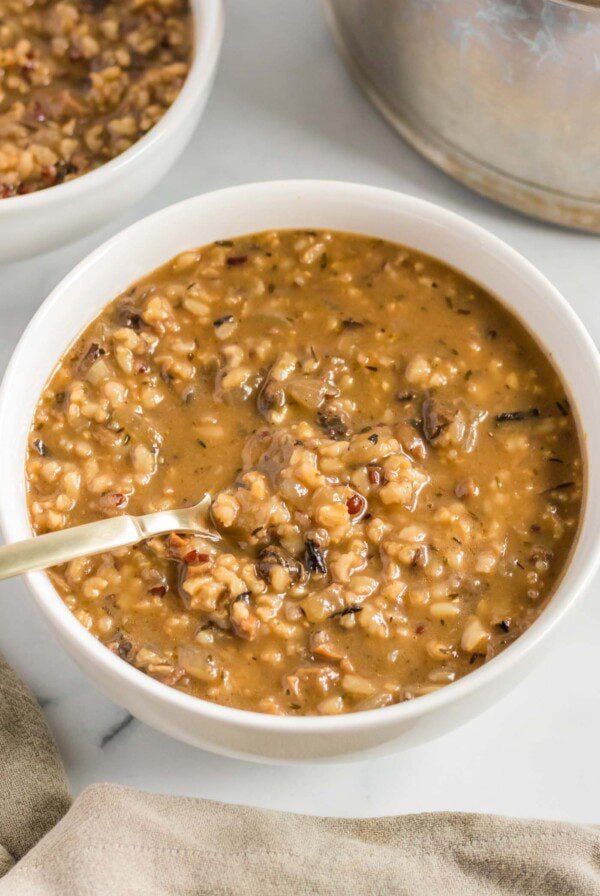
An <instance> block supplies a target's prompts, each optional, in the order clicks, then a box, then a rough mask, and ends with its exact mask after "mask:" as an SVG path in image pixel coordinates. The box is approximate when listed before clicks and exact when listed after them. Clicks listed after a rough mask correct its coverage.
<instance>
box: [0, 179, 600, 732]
mask: <svg viewBox="0 0 600 896" xmlns="http://www.w3.org/2000/svg"><path fill="white" fill-rule="evenodd" d="M302 191H307V192H310V191H312V192H313V194H314V195H315V196H318V201H319V202H320V201H323V202H325V201H326V200H327V199H328V198H335V197H337V198H340V196H343V198H344V201H345V202H347V203H352V202H353V201H354V200H356V201H357V202H361V201H362V202H365V201H367V202H368V203H369V204H370V205H380V206H385V207H387V208H390V207H392V208H393V209H394V210H395V211H397V212H398V214H401V215H412V216H413V217H414V218H415V220H416V219H418V218H419V217H420V218H422V219H426V220H427V221H428V222H430V223H431V225H432V226H437V225H440V226H441V225H446V226H447V227H448V229H457V230H459V231H460V232H462V235H463V236H465V237H466V238H468V239H469V240H470V242H472V245H473V248H474V250H476V251H479V250H481V251H483V252H485V251H486V250H489V251H490V252H492V251H493V253H494V254H495V255H498V254H499V255H500V256H501V258H502V259H503V261H505V262H506V263H507V264H510V266H511V267H512V268H516V269H517V272H518V274H519V277H520V278H522V279H523V280H524V281H525V282H527V283H529V284H531V286H532V287H533V286H537V288H538V289H539V290H540V291H541V292H542V293H543V295H544V300H545V301H547V302H549V303H550V304H551V305H552V306H553V309H554V311H556V312H558V313H559V314H560V315H561V316H562V318H563V319H564V320H565V322H568V325H569V327H570V331H571V333H573V334H574V335H575V337H576V339H577V342H578V344H577V350H578V357H579V358H580V361H581V362H582V363H585V365H586V371H587V372H588V373H589V374H591V375H592V379H593V380H595V382H596V385H597V387H598V391H599V392H600V353H599V352H598V349H597V348H596V346H595V344H594V342H593V340H592V338H591V336H590V335H589V334H588V332H587V330H586V329H585V327H584V326H583V324H582V323H581V321H580V320H579V318H578V317H577V315H576V314H575V312H574V310H573V309H572V308H571V306H570V305H569V304H568V302H567V301H566V299H565V298H564V297H563V296H562V295H561V293H560V292H559V291H558V290H557V289H556V288H555V287H554V286H553V285H552V284H551V282H550V281H549V280H548V279H547V278H546V277H545V276H544V275H543V274H542V273H541V272H540V271H539V270H538V269H537V268H536V267H534V265H532V264H531V263H530V262H529V261H528V260H527V259H526V258H525V257H524V256H522V255H521V254H520V253H518V252H517V251H516V250H515V249H513V248H512V247H511V246H509V245H508V244H507V243H505V242H504V241H503V240H501V239H500V238H499V237H497V236H495V235H494V234H492V233H491V232H489V231H487V230H486V229H484V228H482V227H480V226H479V225H477V224H474V223H473V222H471V221H469V220H468V219H467V218H464V217H463V216H462V215H459V214H457V213H455V212H452V211H449V210H448V209H445V208H443V207H441V206H439V205H436V204H434V203H432V202H429V201H427V200H423V199H420V198H417V197H415V196H411V195H410V194H406V193H400V192H396V191H393V190H389V189H385V188H381V187H372V186H368V185H363V184H356V183H346V182H342V181H333V180H276V181H264V182H258V183H250V184H242V185H238V186H233V187H227V188H224V189H221V190H216V191H212V192H209V193H204V194H200V195H198V196H194V197H191V198H189V199H186V200H183V201H182V202H178V203H175V204H174V205H171V206H167V207H165V208H163V209H161V210H160V211H157V212H154V213H153V214H151V215H148V216H146V217H145V218H142V219H141V220H139V221H137V222H135V223H134V224H132V225H130V226H128V227H127V228H125V229H124V230H122V231H120V232H119V233H118V234H116V235H115V236H113V237H111V238H110V239H108V240H107V241H106V242H105V243H103V244H102V245H100V246H99V247H97V248H96V249H95V250H93V251H92V252H91V253H90V254H89V255H88V256H87V257H86V258H84V259H83V260H82V261H80V262H79V264H77V265H76V267H75V268H73V269H72V270H71V271H70V273H68V274H67V275H66V276H65V277H64V278H63V280H61V282H60V283H59V284H58V285H57V286H56V287H55V288H54V289H53V290H52V292H51V293H50V295H49V296H48V297H47V298H46V299H45V301H44V302H43V303H42V305H41V306H40V307H39V309H38V311H37V312H36V314H35V315H34V317H33V318H32V319H31V321H30V323H29V325H28V326H27V328H26V329H25V331H24V333H23V334H22V336H21V338H20V340H19V342H18V344H17V346H16V348H15V350H14V352H13V355H12V357H11V359H10V361H9V364H8V367H7V369H6V372H5V374H4V378H3V381H2V385H1V386H0V425H1V421H2V420H3V419H4V417H5V415H7V414H9V413H13V412H14V410H15V408H17V407H18V397H17V396H18V392H19V390H18V376H17V374H18V369H19V368H20V367H21V366H22V365H27V364H28V363H30V362H29V359H30V357H31V353H30V347H29V343H30V341H32V340H35V339H37V337H38V333H39V332H43V330H44V328H45V327H47V326H49V325H50V323H51V320H52V315H53V311H54V309H55V307H57V306H60V305H61V303H62V301H63V294H64V293H68V291H69V289H70V288H71V286H72V284H73V283H74V282H76V281H77V280H78V279H79V278H80V277H81V276H82V274H84V273H87V274H89V273H90V271H93V268H94V265H95V264H96V263H97V262H99V261H100V260H101V259H103V258H104V257H105V256H106V255H108V254H110V253H111V252H112V251H113V250H114V249H116V248H117V247H119V246H120V245H121V244H123V243H126V242H127V241H129V240H130V239H131V238H132V237H133V236H134V234H135V231H136V230H138V229H139V230H142V229H143V228H145V227H147V226H149V225H156V224H158V223H159V222H160V221H161V219H162V218H163V217H164V216H168V215H173V214H179V213H181V212H183V211H184V209H185V208H186V207H188V206H189V207H193V206H194V205H195V204H196V203H200V204H201V203H202V202H203V201H207V202H215V201H218V202H220V203H222V204H223V206H227V205H229V206H231V205H232V204H233V205H234V204H235V202H236V200H240V198H241V199H242V200H243V199H244V198H245V200H246V201H248V198H249V197H250V198H252V199H254V200H256V199H257V197H260V196H262V197H263V199H265V200H267V201H268V199H269V197H271V198H272V197H273V196H274V195H275V196H278V197H279V198H281V197H288V196H289V197H291V196H292V195H295V194H297V193H298V192H302ZM315 217H316V218H318V213H316V214H315ZM306 226H309V225H308V223H307V225H306ZM310 226H313V227H318V226H319V225H318V222H317V221H315V222H314V223H313V224H311V225H310ZM182 251H183V250H182ZM482 285H483V286H484V287H485V286H486V284H485V283H484V282H482ZM498 298H499V299H500V300H502V296H499V297H498ZM109 301H110V300H109ZM509 310H510V311H511V312H512V313H513V314H517V312H516V310H515V309H514V308H513V307H512V306H509ZM76 316H77V315H76V314H75V317H76ZM517 316H518V315H517ZM521 320H522V322H523V323H525V324H526V323H527V321H526V318H521ZM83 326H85V321H82V328H83ZM561 376H563V374H562V371H561ZM564 382H565V385H566V386H567V387H570V383H569V382H568V381H567V380H566V377H564ZM13 395H14V396H15V397H13ZM584 434H585V430H584V428H583V426H581V423H580V435H581V436H583V435H584ZM594 438H595V439H596V440H597V441H598V442H599V443H600V432H598V434H597V435H596V436H595V437H594ZM13 447H14V446H13ZM581 448H582V454H583V456H584V459H585V469H586V480H587V482H586V489H585V494H584V499H583V504H582V513H581V519H580V524H579V529H578V534H577V536H576V540H575V543H574V546H573V549H572V553H571V556H570V558H569V560H568V561H567V562H568V566H571V565H572V564H573V561H574V559H575V557H577V556H578V555H579V552H580V547H581V543H582V536H583V534H584V532H585V531H587V530H588V529H589V528H590V517H591V515H592V511H593V510H594V506H600V474H599V475H595V474H594V477H593V489H591V488H590V481H591V479H592V477H591V476H590V475H589V473H590V470H591V469H592V467H591V462H590V461H591V453H590V445H589V441H588V439H586V438H583V437H582V438H581ZM1 451H2V449H1V448H0V454H1ZM5 451H8V448H6V449H5ZM19 457H20V449H19ZM594 501H595V502H596V505H594ZM10 503H11V502H10V501H8V500H7V499H6V498H5V490H3V489H0V527H1V528H2V531H3V534H4V536H5V539H6V541H7V542H10V541H12V540H14V538H11V533H12V532H13V530H14V526H13V514H12V512H11V511H12V508H11V506H10ZM597 513H598V512H597V511H596V515H597ZM19 537H22V535H19ZM582 551H583V549H582ZM579 565H580V569H578V571H577V572H576V574H575V578H574V580H573V581H572V582H571V583H570V588H569V590H568V592H565V589H564V587H563V581H562V580H560V581H559V583H558V586H557V588H556V590H555V592H554V595H553V597H552V598H551V600H550V601H549V603H548V605H547V606H546V607H545V608H544V610H543V612H542V613H541V614H540V616H539V617H538V618H537V619H536V620H535V622H534V623H533V624H532V625H531V626H530V628H529V629H527V631H525V632H524V633H523V634H522V635H521V636H520V637H519V638H517V639H516V640H515V641H514V642H513V643H512V644H511V645H509V646H508V647H507V648H506V649H505V650H504V651H503V652H502V653H500V654H499V655H498V656H496V657H494V659H493V661H492V662H489V663H486V664H485V665H483V666H481V667H480V668H479V669H476V670H474V671H473V672H470V673H469V674H468V675H466V676H464V677H463V678H461V679H459V680H458V681H455V682H453V683H452V684H451V685H449V686H446V687H443V688H441V689H440V690H438V691H436V692H434V693H430V694H427V695H424V696H421V697H419V698H418V699H415V700H411V701H405V702H403V703H398V704H395V705H392V706H387V707H381V708H378V709H371V710H365V711H360V712H353V713H346V714H341V715H337V716H324V717H323V716H300V717H296V716H276V715H269V714H266V713H260V712H256V711H252V710H245V709H238V708H234V707H229V706H223V705H221V704H218V703H212V702H211V701H208V700H204V699H202V698H199V697H194V696H191V695H189V694H186V693H184V692H182V691H178V690H176V689H175V688H172V687H169V686H167V685H164V684H162V683H161V682H159V681H156V680H155V679H153V678H151V677H150V676H148V675H146V674H145V673H143V672H141V671H140V670H138V669H136V668H134V667H133V666H130V665H129V664H128V663H125V662H123V661H122V660H121V659H119V658H118V657H117V656H115V655H114V654H113V653H111V651H110V650H107V648H106V647H105V645H104V644H102V643H101V642H100V641H98V640H97V639H96V638H95V637H94V636H93V635H92V634H90V632H88V631H87V630H86V629H85V628H84V627H83V626H82V625H81V624H80V623H79V622H78V621H77V619H76V618H75V616H74V615H73V614H72V612H71V611H70V610H69V609H68V608H67V606H66V605H65V604H64V603H63V601H62V599H61V598H60V596H59V594H58V592H57V591H55V589H54V587H53V586H52V584H51V582H50V579H49V578H48V577H47V576H46V574H45V573H44V572H32V573H28V574H26V575H25V576H24V578H25V580H26V582H27V584H28V586H29V588H30V590H31V591H32V593H33V595H34V597H35V599H36V602H37V603H38V604H40V607H41V609H42V611H43V612H44V613H45V615H47V616H49V617H51V619H52V622H53V624H54V625H55V626H56V628H57V632H58V633H59V635H60V637H59V638H58V640H59V641H62V639H63V638H64V637H68V638H69V639H72V640H74V641H75V642H77V647H78V648H79V651H78V652H79V655H81V656H83V655H86V659H87V660H88V661H89V662H90V664H92V665H94V666H97V667H99V668H100V669H101V670H102V671H103V672H104V673H105V675H106V676H107V677H109V678H112V679H113V680H117V679H121V680H122V681H123V683H128V684H129V685H130V686H131V688H132V690H133V691H138V692H139V691H141V692H143V694H144V695H145V696H146V697H147V698H148V699H149V700H150V701H151V702H152V703H153V704H154V705H155V706H156V705H162V706H164V707H165V708H169V709H172V710H180V711H182V712H183V713H184V714H185V715H188V716H190V715H191V716H194V717H195V719H196V720H197V721H198V722H201V720H202V719H207V720H212V721H214V722H215V723H221V724H228V725H229V726H232V727H236V728H239V729H240V730H242V729H245V730H247V731H248V732H253V731H256V732H262V733H271V734H274V735H277V734H286V735H291V734H298V735H302V734H305V735H318V734H321V735H325V734H326V733H328V732H336V733H337V732H345V733H359V732H362V731H364V730H365V729H368V728H372V727H377V728H379V729H380V730H383V729H386V728H393V727H396V726H397V724H398V723H399V722H400V721H403V722H408V721H409V720H411V719H414V718H416V717H421V716H425V715H428V714H430V713H432V712H435V711H436V710H437V709H438V708H441V707H444V706H447V705H449V704H452V703H456V702H457V701H459V700H460V699H462V698H464V697H467V696H468V695H470V694H472V693H473V692H474V691H476V690H478V689H479V688H481V687H484V686H485V685H486V684H489V683H490V682H491V681H492V680H494V679H496V678H498V677H499V676H500V675H501V674H502V673H503V672H507V671H508V670H509V669H510V668H511V667H513V666H514V665H515V664H516V663H517V662H518V661H519V660H521V659H522V658H523V657H524V656H525V655H526V654H528V653H529V652H530V651H531V650H532V649H533V648H534V647H535V646H536V645H537V644H538V643H539V642H540V641H541V640H542V639H543V638H545V637H546V636H547V635H548V634H549V633H550V631H551V630H552V629H554V628H555V626H556V625H557V623H558V622H559V620H560V619H561V618H562V617H563V615H564V614H565V613H566V612H567V610H568V609H570V608H571V607H572V606H573V604H574V603H575V601H576V600H577V599H578V598H579V596H580V595H581V594H582V592H583V591H584V589H585V588H586V586H587V585H588V584H589V582H590V580H591V578H592V576H593V575H594V573H595V572H596V570H597V568H598V566H600V550H594V551H592V550H591V549H590V548H589V546H588V549H587V555H586V556H584V558H583V562H581V563H580V564H579ZM491 702H493V701H491Z"/></svg>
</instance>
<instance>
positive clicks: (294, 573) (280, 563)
mask: <svg viewBox="0 0 600 896" xmlns="http://www.w3.org/2000/svg"><path fill="white" fill-rule="evenodd" d="M275 567H282V568H283V569H285V571H286V572H287V573H288V576H289V580H290V583H291V584H292V585H296V584H298V582H303V581H305V579H306V570H305V569H304V566H303V564H302V563H300V561H299V560H296V559H295V558H294V557H292V555H291V554H288V552H287V551H285V550H284V549H283V548H281V547H279V546H278V545H268V546H267V547H266V548H263V549H262V551H261V552H260V554H259V555H258V560H257V561H256V574H257V576H259V578H261V579H263V580H264V581H265V582H268V583H270V582H271V580H272V577H273V570H274V569H275Z"/></svg>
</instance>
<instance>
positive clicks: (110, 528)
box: [0, 493, 220, 579]
mask: <svg viewBox="0 0 600 896" xmlns="http://www.w3.org/2000/svg"><path fill="white" fill-rule="evenodd" d="M210 503H211V497H210V495H209V494H208V493H207V494H205V495H204V497H203V498H202V500H201V501H199V502H198V504H194V505H192V506H191V507H183V508H180V509H179V510H158V511H156V512H155V513H145V514H144V515H143V516H129V515H128V514H123V515H122V516H115V517H111V518H108V519H105V520H98V521H97V522H95V523H85V524H84V525H83V526H72V527H71V528H70V529H61V530H60V531H59V532H49V533H48V534H47V535H37V536H36V537H35V538H27V539H25V541H17V542H15V543H14V544H6V545H4V546H2V547H0V579H9V578H10V577H11V576H18V575H20V574H21V573H23V572H29V571H30V570H33V569H47V568H48V567H49V566H58V565H59V564H60V563H67V562H68V561H69V560H75V559H76V558H77V557H87V556H89V555H91V554H102V553H104V551H114V550H115V548H125V547H127V546H128V545H130V544H137V543H138V541H143V540H144V539H145V538H151V537H152V536H153V535H163V534H164V533H166V532H194V533H195V534H196V535H201V536H202V537H203V538H207V539H209V540H210V541H219V539H220V535H219V533H218V532H217V531H215V530H214V529H211V526H210V523H209V520H208V511H209V509H210Z"/></svg>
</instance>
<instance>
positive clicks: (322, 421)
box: [317, 411, 350, 442]
mask: <svg viewBox="0 0 600 896" xmlns="http://www.w3.org/2000/svg"><path fill="white" fill-rule="evenodd" d="M317 423H318V424H319V426H320V427H321V429H322V430H324V432H325V435H326V436H327V438H328V439H332V441H334V442H345V441H346V439H348V438H349V437H350V427H349V424H348V420H347V419H346V418H345V417H343V416H342V415H341V414H330V413H328V412H326V411H319V413H318V414H317Z"/></svg>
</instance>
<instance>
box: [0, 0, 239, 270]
mask: <svg viewBox="0 0 600 896" xmlns="http://www.w3.org/2000/svg"><path fill="white" fill-rule="evenodd" d="M190 5H191V8H192V12H193V27H194V57H193V60H192V64H191V68H190V71H189V74H188V76H187V78H186V81H185V84H184V85H183V88H182V90H181V93H180V94H179V96H178V97H177V99H176V100H175V102H174V103H173V105H172V106H171V107H170V108H169V109H167V111H166V112H165V114H164V115H163V117H162V118H161V120H160V121H159V122H158V123H157V124H156V125H155V126H154V127H153V128H152V130H150V131H148V133H147V134H145V135H144V136H143V137H142V138H141V139H140V140H138V141H137V142H136V143H134V145H133V146H132V147H131V148H130V149H128V150H126V152H124V153H122V154H121V155H120V156H117V157H116V158H114V159H111V161H109V162H106V164H104V165H102V166H101V167H100V168H96V169H94V170H93V171H90V172H89V173H88V174H83V175H82V176H81V177H77V178H75V179H74V180H71V181H68V182H67V183H64V184H59V185H57V186H55V187H48V189H46V190H39V191H37V192H35V193H29V194H27V195H24V196H12V197H10V198H9V199H0V263H2V262H6V261H15V260H16V259H19V258H29V257H31V256H33V255H39V254H41V253H42V252H46V251H48V250H49V249H54V248H56V247H58V246H61V245H64V244H65V243H69V242H71V241H72V240H75V239H79V238H80V237H82V236H85V235H86V233H88V232H89V231H91V230H95V229H96V228H98V227H100V226H101V225H102V224H105V223H106V222H107V221H109V220H110V219H111V218H115V217H116V216H117V215H119V214H120V213H121V212H122V211H124V209H126V208H127V207H128V206H130V205H133V204H134V203H136V202H138V200H140V199H141V198H142V197H143V196H145V195H146V193H149V192H150V191H151V190H152V189H153V188H154V187H155V186H156V184H157V183H158V182H159V180H161V178H162V177H164V175H165V174H166V173H167V171H168V170H169V168H171V166H172V165H173V164H174V163H175V161H176V160H177V158H178V157H179V155H180V154H181V153H182V152H183V150H184V148H185V146H186V144H187V143H188V141H189V139H190V137H191V136H192V134H193V132H194V130H195V128H196V125H197V124H198V121H199V120H200V116H201V115H202V112H203V111H204V106H205V105H206V101H207V99H208V95H209V93H210V89H211V86H212V82H213V78H214V74H215V69H216V65H217V60H218V58H219V51H220V49H221V41H222V37H223V2H222V0H190Z"/></svg>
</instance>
